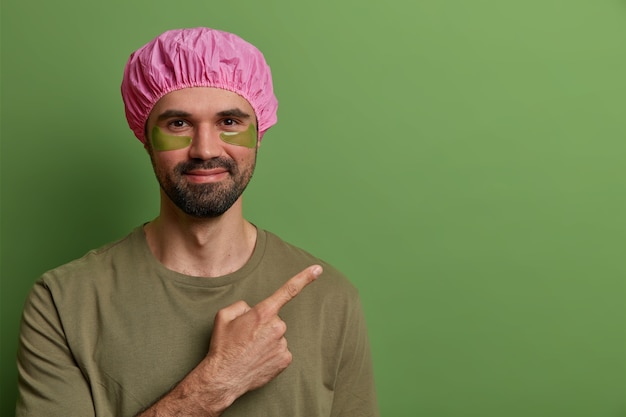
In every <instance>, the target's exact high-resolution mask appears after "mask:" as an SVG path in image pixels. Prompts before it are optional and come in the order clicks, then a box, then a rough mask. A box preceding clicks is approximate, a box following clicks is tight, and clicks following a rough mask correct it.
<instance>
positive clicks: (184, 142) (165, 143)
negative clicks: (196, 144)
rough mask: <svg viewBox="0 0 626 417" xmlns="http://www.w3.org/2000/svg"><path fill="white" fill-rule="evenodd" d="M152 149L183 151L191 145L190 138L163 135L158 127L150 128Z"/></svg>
mask: <svg viewBox="0 0 626 417" xmlns="http://www.w3.org/2000/svg"><path fill="white" fill-rule="evenodd" d="M150 140H151V142H152V148H153V149H154V150H156V151H173V150H175V149H183V148H186V147H187V146H189V145H191V137H189V136H176V135H168V134H167V133H163V131H162V130H161V129H159V127H158V126H154V127H153V128H152V137H151V138H150Z"/></svg>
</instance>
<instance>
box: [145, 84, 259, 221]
mask: <svg viewBox="0 0 626 417" xmlns="http://www.w3.org/2000/svg"><path fill="white" fill-rule="evenodd" d="M146 132H147V140H148V143H147V144H146V148H147V150H148V153H149V154H150V159H151V160H152V166H153V167H154V172H155V174H156V177H157V180H158V181H159V184H160V185H161V189H162V190H163V192H164V193H165V195H166V196H167V197H168V198H169V200H171V202H173V203H174V204H175V205H176V206H177V207H178V208H179V209H181V210H182V211H183V212H185V213H186V214H188V215H190V216H193V217H198V218H210V217H217V216H220V215H222V214H224V213H225V212H226V211H227V210H228V209H229V208H230V207H231V206H232V205H233V204H234V203H235V202H236V201H237V200H238V199H239V198H240V197H241V194H242V193H243V191H244V190H245V188H246V186H247V185H248V183H249V182H250V179H251V178H252V173H253V172H254V166H255V163H256V151H257V148H258V142H257V140H256V119H255V115H254V110H253V109H252V107H251V106H250V104H249V103H248V102H247V101H246V100H245V99H244V98H243V97H241V96H239V95H238V94H235V93H233V92H231V91H226V90H222V89H219V88H210V87H193V88H185V89H182V90H176V91H173V92H171V93H168V94H166V95H165V96H163V97H162V98H161V99H160V100H159V101H158V102H157V104H156V105H155V106H154V108H153V109H152V112H151V113H150V116H149V117H148V121H147V124H146Z"/></svg>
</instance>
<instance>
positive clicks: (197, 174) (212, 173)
mask: <svg viewBox="0 0 626 417" xmlns="http://www.w3.org/2000/svg"><path fill="white" fill-rule="evenodd" d="M184 175H185V176H186V177H187V179H188V180H189V181H190V182H195V183H207V182H217V181H222V180H223V179H225V178H226V177H227V176H229V175H230V172H229V171H228V170H227V169H225V168H212V169H192V170H190V171H186V172H185V173H184Z"/></svg>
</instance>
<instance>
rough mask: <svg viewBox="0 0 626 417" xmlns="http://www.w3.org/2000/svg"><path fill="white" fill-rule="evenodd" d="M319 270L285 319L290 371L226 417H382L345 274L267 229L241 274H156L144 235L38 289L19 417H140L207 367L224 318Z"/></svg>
mask: <svg viewBox="0 0 626 417" xmlns="http://www.w3.org/2000/svg"><path fill="white" fill-rule="evenodd" d="M314 263H319V264H321V265H323V266H324V273H323V274H322V276H321V277H320V278H319V279H317V280H316V281H315V282H314V283H312V284H311V285H309V286H307V287H306V288H305V289H304V290H303V292H302V293H301V294H299V295H298V296H297V297H296V298H295V299H294V300H292V301H291V302H290V303H288V304H287V305H286V306H285V307H284V308H283V309H282V310H281V313H280V315H281V318H282V319H283V321H285V323H286V324H287V334H286V338H287V341H288V346H289V350H290V351H291V353H292V354H293V362H292V363H291V365H290V366H289V367H288V368H287V369H286V370H285V371H284V372H282V373H281V374H280V375H279V376H278V377H276V378H275V379H274V380H272V381H271V382H269V383H268V384H267V385H265V386H263V387H261V388H259V389H257V390H255V391H251V392H248V393H247V394H245V395H243V396H242V397H240V398H239V399H237V400H236V401H235V402H234V403H233V405H232V406H231V407H229V408H228V409H227V410H226V411H225V412H224V413H223V414H222V415H223V416H225V417H235V416H288V417H305V416H307V417H309V416H310V417H313V416H315V417H320V416H344V417H356V416H378V408H377V403H376V396H375V390H374V383H373V375H372V364H371V358H370V349H369V342H368V339H367V332H366V327H365V322H364V318H363V312H362V309H361V306H360V303H359V298H358V294H357V291H356V289H355V288H354V287H353V286H352V285H351V284H350V283H349V282H348V281H347V279H346V278H345V277H344V276H343V275H342V274H341V273H340V272H338V271H337V270H336V269H334V268H333V267H332V266H330V265H328V264H325V263H324V262H322V261H320V260H319V259H317V258H315V257H313V256H311V255H310V254H308V253H307V252H305V251H303V250H301V249H298V248H296V247H294V246H292V245H290V244H288V243H285V242H284V241H282V240H281V239H279V238H278V237H277V236H275V235H273V234H271V233H269V232H266V231H263V230H258V236H257V243H256V246H255V249H254V252H253V254H252V256H251V258H250V260H249V261H248V262H247V263H246V264H245V265H244V266H243V267H242V268H241V269H240V270H238V271H236V272H234V273H232V274H229V275H226V276H222V277H217V278H202V277H193V276H187V275H183V274H180V273H177V272H174V271H171V270H169V269H167V268H165V267H164V266H163V265H162V264H161V263H159V262H158V261H157V260H156V259H155V258H154V256H153V255H152V253H151V252H150V249H149V248H148V245H147V243H146V239H145V235H144V233H143V228H142V227H138V228H137V229H135V230H134V231H133V232H132V233H131V234H129V235H128V236H127V237H126V238H124V239H122V240H120V241H118V242H115V243H113V244H110V245H107V246H105V247H103V248H100V249H97V250H94V251H91V252H89V253H87V254H86V255H85V256H84V257H82V258H80V259H78V260H75V261H73V262H70V263H69V264H66V265H63V266H61V267H59V268H57V269H54V270H52V271H49V272H47V273H46V274H44V275H43V276H42V277H41V279H39V280H38V281H37V282H36V283H35V285H34V287H33V289H32V290H31V292H30V294H29V296H28V299H27V301H26V304H25V307H24V312H23V317H22V327H21V333H20V346H19V351H18V370H19V398H18V403H17V417H26V416H28V417H41V416H46V417H56V416H58V417H74V416H75V417H88V416H97V417H109V416H111V417H126V416H129V417H130V416H133V415H135V414H136V413H138V412H140V411H141V410H143V409H145V408H146V407H148V406H149V405H151V404H152V403H154V402H155V401H156V400H158V399H159V398H160V397H161V396H163V395H164V394H166V393H167V392H168V391H169V390H170V389H171V388H172V387H173V386H174V385H176V383H177V382H178V381H180V380H181V379H182V378H183V377H184V376H185V375H186V374H187V373H189V371H190V370H191V369H193V368H194V367H195V366H196V365H197V364H198V363H199V362H200V361H201V360H202V359H203V358H204V356H205V355H206V353H207V350H208V346H209V340H210V336H211V332H212V328H213V319H214V316H215V314H216V313H217V311H218V310H220V309H221V308H223V307H225V306H227V305H230V304H232V303H234V302H236V301H238V300H244V301H246V302H247V303H248V304H249V305H255V304H256V303H258V302H259V301H261V300H263V299H264V298H266V297H268V296H269V295H270V294H272V293H273V292H274V291H275V290H276V289H278V288H279V287H280V286H281V285H282V284H283V283H284V282H285V281H286V280H287V279H289V278H290V277H292V276H293V275H295V274H296V273H297V272H299V271H301V270H302V269H304V268H305V267H307V266H309V265H311V264H314Z"/></svg>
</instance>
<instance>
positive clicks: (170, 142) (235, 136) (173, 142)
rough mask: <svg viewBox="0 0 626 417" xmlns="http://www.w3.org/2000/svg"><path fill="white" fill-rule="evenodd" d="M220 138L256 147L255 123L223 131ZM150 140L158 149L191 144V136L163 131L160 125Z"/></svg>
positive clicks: (154, 129)
mask: <svg viewBox="0 0 626 417" xmlns="http://www.w3.org/2000/svg"><path fill="white" fill-rule="evenodd" d="M220 139H222V141H223V142H225V143H228V144H230V145H237V146H245V147H246V148H254V147H255V146H256V128H255V127H254V125H253V124H250V126H248V129H246V130H244V131H243V132H221V133H220ZM150 141H151V143H152V148H153V149H154V150H156V151H173V150H176V149H183V148H186V147H187V146H189V145H191V137H189V136H177V135H168V134H167V133H163V131H162V130H161V129H160V128H159V127H158V126H154V127H153V128H152V137H151V138H150Z"/></svg>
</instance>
